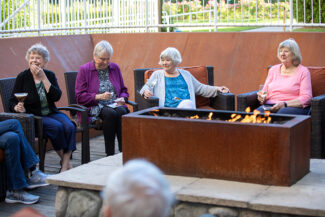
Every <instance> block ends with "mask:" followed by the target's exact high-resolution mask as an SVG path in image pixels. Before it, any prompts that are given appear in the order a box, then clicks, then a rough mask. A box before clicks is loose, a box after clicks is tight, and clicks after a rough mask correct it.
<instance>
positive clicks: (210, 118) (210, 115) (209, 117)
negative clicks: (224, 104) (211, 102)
mask: <svg viewBox="0 0 325 217" xmlns="http://www.w3.org/2000/svg"><path fill="white" fill-rule="evenodd" d="M212 115H213V113H212V112H210V113H209V116H208V119H207V120H209V121H211V120H212Z"/></svg>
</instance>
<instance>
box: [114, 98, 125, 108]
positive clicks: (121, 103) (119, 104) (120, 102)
mask: <svg viewBox="0 0 325 217" xmlns="http://www.w3.org/2000/svg"><path fill="white" fill-rule="evenodd" d="M115 102H116V104H117V106H122V105H124V104H125V100H124V98H123V97H120V98H117V99H116V100H115Z"/></svg>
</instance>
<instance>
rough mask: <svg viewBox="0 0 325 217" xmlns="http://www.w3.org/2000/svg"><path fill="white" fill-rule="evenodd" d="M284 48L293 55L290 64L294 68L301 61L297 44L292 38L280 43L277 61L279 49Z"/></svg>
mask: <svg viewBox="0 0 325 217" xmlns="http://www.w3.org/2000/svg"><path fill="white" fill-rule="evenodd" d="M284 47H285V48H288V49H289V50H290V51H291V52H292V54H293V59H292V64H293V65H294V66H298V65H299V64H300V63H301V61H302V57H301V53H300V49H299V46H298V44H297V42H296V41H295V40H294V39H292V38H289V39H287V40H285V41H283V42H281V43H280V44H279V47H278V58H279V59H280V49H281V48H284Z"/></svg>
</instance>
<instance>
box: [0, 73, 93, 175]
mask: <svg viewBox="0 0 325 217" xmlns="http://www.w3.org/2000/svg"><path fill="white" fill-rule="evenodd" d="M15 80H16V78H14V77H12V78H2V79H0V95H1V100H2V105H3V110H4V111H5V112H10V110H9V99H10V96H11V93H12V90H13V87H14V84H15ZM58 109H59V110H65V111H80V112H81V113H82V116H87V118H88V113H87V111H85V110H83V109H79V108H73V107H59V108H58ZM34 120H35V135H36V137H37V138H38V154H39V159H40V163H39V169H40V170H42V171H44V162H45V153H46V144H47V137H46V136H45V135H44V133H43V118H42V117H41V116H36V115H34ZM80 131H82V132H84V131H83V129H77V132H80ZM85 132H86V134H85V135H84V134H82V138H83V139H84V137H86V138H85V139H84V140H83V141H82V150H81V155H82V156H81V163H82V164H84V163H88V162H89V161H90V154H89V135H88V130H85ZM84 141H85V143H83V142H84ZM87 142H88V143H87ZM34 150H36V149H34Z"/></svg>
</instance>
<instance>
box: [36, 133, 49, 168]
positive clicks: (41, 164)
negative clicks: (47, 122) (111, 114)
mask: <svg viewBox="0 0 325 217" xmlns="http://www.w3.org/2000/svg"><path fill="white" fill-rule="evenodd" d="M46 143H47V140H46V139H44V138H38V152H39V160H40V162H39V169H40V170H41V171H43V172H44V161H45V152H46Z"/></svg>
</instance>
